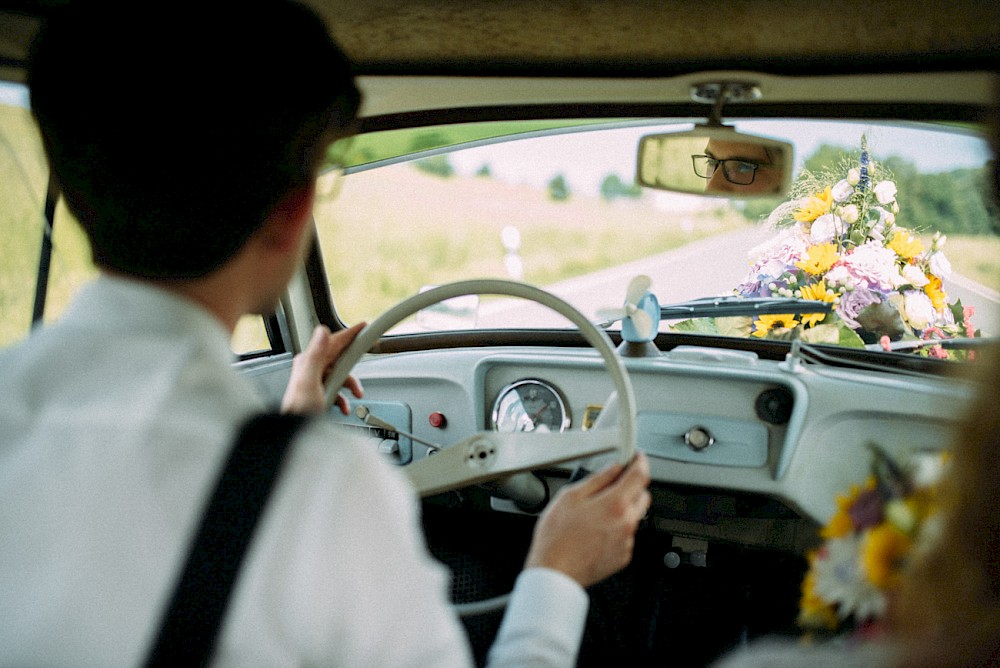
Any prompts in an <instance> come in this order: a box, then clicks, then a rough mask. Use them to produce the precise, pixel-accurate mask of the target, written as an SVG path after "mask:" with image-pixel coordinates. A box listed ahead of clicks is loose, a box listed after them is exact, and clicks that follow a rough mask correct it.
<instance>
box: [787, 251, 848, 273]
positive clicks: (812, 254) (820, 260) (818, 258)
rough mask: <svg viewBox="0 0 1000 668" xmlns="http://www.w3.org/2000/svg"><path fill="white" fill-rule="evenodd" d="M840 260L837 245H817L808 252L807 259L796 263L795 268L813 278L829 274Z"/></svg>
mask: <svg viewBox="0 0 1000 668" xmlns="http://www.w3.org/2000/svg"><path fill="white" fill-rule="evenodd" d="M838 259H840V256H839V255H837V244H833V243H828V244H816V245H815V246H810V247H809V249H808V250H807V251H806V259H805V260H802V261H799V262H796V263H795V266H796V267H798V268H799V269H801V270H802V271H805V272H808V273H810V274H812V275H813V276H819V275H820V274H825V273H826V272H828V271H829V270H830V267H832V266H833V265H834V263H835V262H836V261H837V260H838Z"/></svg>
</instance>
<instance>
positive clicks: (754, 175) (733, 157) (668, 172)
mask: <svg viewBox="0 0 1000 668" xmlns="http://www.w3.org/2000/svg"><path fill="white" fill-rule="evenodd" d="M793 153H794V149H793V148H792V146H791V145H790V144H788V143H787V142H780V141H777V140H774V139H771V138H767V137H759V136H755V135H750V134H747V133H742V132H736V131H734V130H732V129H730V128H697V129H695V130H693V131H690V132H677V133H667V134H657V135H647V136H645V137H644V138H643V139H642V140H641V141H640V151H639V156H638V158H639V161H638V169H637V177H636V178H637V181H638V182H639V184H640V185H643V186H646V187H650V188H656V189H658V190H669V191H674V192H682V193H689V194H708V195H718V196H725V197H740V198H742V197H773V196H775V195H780V194H782V193H784V192H786V191H787V189H788V187H789V184H790V182H791V174H790V172H791V166H792V164H793ZM692 163H693V165H692ZM692 167H693V168H692Z"/></svg>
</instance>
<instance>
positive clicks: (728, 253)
mask: <svg viewBox="0 0 1000 668" xmlns="http://www.w3.org/2000/svg"><path fill="white" fill-rule="evenodd" d="M772 235H773V232H770V231H769V230H767V229H765V228H751V229H745V230H738V231H735V232H728V233H725V234H721V235H718V236H714V237H709V238H707V239H702V240H700V241H696V242H694V243H691V244H688V245H687V246H684V247H682V248H679V249H676V250H672V251H667V252H665V253H660V254H658V255H653V256H650V257H647V258H643V259H641V260H636V261H634V262H631V263H628V264H625V265H621V266H618V267H613V268H611V269H605V270H602V271H598V272H594V273H592V274H588V275H586V276H581V277H578V278H574V279H570V280H567V281H563V282H560V283H556V284H553V285H549V286H545V288H546V290H548V291H550V292H552V293H553V294H555V295H557V296H559V297H561V298H563V299H565V300H566V301H568V302H569V303H571V304H573V305H574V306H577V308H580V309H581V310H582V311H583V313H584V315H586V316H588V317H589V318H591V319H596V318H597V315H596V312H595V311H596V309H597V308H598V307H619V306H621V304H622V302H623V300H624V297H625V289H626V286H627V285H628V283H629V281H630V280H631V279H632V278H633V277H634V276H636V275H637V274H646V275H648V276H649V277H650V278H652V280H653V286H652V290H653V292H654V293H655V294H656V296H657V298H658V299H659V300H660V303H661V304H666V303H672V302H679V301H684V300H686V299H694V298H697V297H708V296H713V295H719V294H724V293H729V292H730V291H731V290H732V289H733V288H734V287H736V286H737V285H738V284H739V283H740V281H741V280H742V279H743V277H744V275H745V273H746V271H747V269H748V268H749V266H750V263H751V253H750V251H751V249H753V248H754V247H755V246H757V245H759V244H761V243H763V242H765V241H766V240H768V239H769V238H771V236H772ZM753 256H754V257H756V253H754V254H753ZM692 276H697V277H699V278H698V280H697V281H693V280H692V279H691V277H692ZM944 288H945V290H946V292H947V293H948V298H949V301H954V300H955V299H961V300H962V304H963V305H966V306H969V305H972V306H974V307H975V308H976V316H975V318H974V323H975V324H976V326H977V327H978V328H980V329H982V330H983V332H984V333H987V334H995V333H997V332H998V331H1000V328H998V327H997V324H998V320H1000V294H998V293H997V292H996V291H995V290H992V289H990V288H988V287H986V286H983V285H980V284H979V283H976V282H974V281H971V280H969V279H966V278H964V277H961V276H957V275H954V276H952V278H951V279H949V280H948V281H946V282H945V285H944ZM521 323H524V324H527V325H529V326H533V327H563V326H566V324H567V321H566V320H565V319H563V318H562V316H560V315H558V314H556V313H553V312H552V311H550V310H549V309H547V308H545V307H543V306H540V305H538V304H534V303H531V302H527V301H524V300H519V299H513V300H506V299H504V300H499V301H487V302H484V303H483V304H482V305H481V306H480V309H479V320H478V326H479V327H487V328H488V327H494V326H496V327H517V326H518V325H519V324H521Z"/></svg>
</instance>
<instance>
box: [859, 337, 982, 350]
mask: <svg viewBox="0 0 1000 668" xmlns="http://www.w3.org/2000/svg"><path fill="white" fill-rule="evenodd" d="M998 341H1000V339H998V338H997V337H995V336H978V337H975V338H971V337H969V338H966V337H960V338H954V339H920V340H912V339H910V340H903V341H892V342H890V343H889V350H890V351H891V352H894V353H898V352H912V351H914V350H921V349H923V348H932V347H934V346H941V347H942V348H948V349H951V350H977V349H980V348H990V347H992V346H995V345H996V344H997V342H998ZM865 348H866V349H868V350H885V347H884V346H883V345H882V344H881V343H870V344H868V345H866V346H865Z"/></svg>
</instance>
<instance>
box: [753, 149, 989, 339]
mask: <svg viewBox="0 0 1000 668" xmlns="http://www.w3.org/2000/svg"><path fill="white" fill-rule="evenodd" d="M897 194H898V193H897V188H896V183H895V182H894V180H893V176H892V174H890V173H888V171H887V170H885V169H883V167H882V166H881V165H880V164H876V162H875V161H873V160H872V159H871V156H870V154H869V152H868V147H867V142H866V139H865V138H864V137H862V139H861V151H860V155H859V156H858V157H857V158H852V159H851V160H850V161H846V160H845V162H844V163H842V164H840V165H838V166H837V167H835V168H832V169H830V170H826V171H823V172H822V173H813V172H808V171H807V172H804V173H803V174H802V176H800V177H799V179H798V181H797V182H796V184H795V186H794V187H793V192H792V198H791V199H790V200H789V201H787V202H785V203H783V204H781V205H780V206H778V207H777V208H776V209H775V210H774V211H773V212H772V213H771V214H770V216H769V217H768V223H769V224H770V225H771V226H772V228H774V229H775V230H776V232H777V233H776V235H775V236H774V238H772V239H771V240H769V241H768V242H766V243H765V244H762V245H761V246H758V247H757V248H755V249H754V250H753V251H751V256H752V257H753V258H754V259H753V263H752V266H751V269H750V271H749V272H748V274H747V275H746V277H745V278H744V280H743V282H742V283H740V285H739V286H738V287H737V288H736V290H735V292H736V293H737V294H739V295H743V296H746V297H797V298H801V299H810V300H819V301H824V302H830V303H831V304H832V307H833V308H832V310H831V312H830V313H815V314H804V315H798V316H795V315H761V316H759V317H758V318H756V319H753V320H752V322H751V324H750V328H749V334H750V335H752V336H756V337H761V338H783V339H791V338H799V339H802V340H803V341H806V342H811V343H835V344H839V345H847V346H853V347H862V346H864V345H866V344H880V345H881V346H882V347H883V348H885V349H886V350H889V349H891V344H892V343H894V342H896V341H921V340H923V341H926V342H927V345H926V347H924V348H923V352H924V353H925V354H929V355H932V356H938V357H947V356H949V355H953V354H955V353H952V352H950V351H945V350H943V349H942V348H941V346H940V345H935V344H934V341H938V340H943V339H949V338H954V337H959V336H970V337H971V336H976V335H978V333H977V332H975V330H974V328H973V327H972V325H971V324H970V318H971V316H972V309H971V308H969V309H964V308H963V307H962V304H961V302H960V301H956V302H954V303H949V301H948V296H947V294H946V293H945V290H944V287H943V280H944V279H946V278H947V277H948V276H949V274H950V273H951V266H950V263H949V262H948V259H947V257H946V256H945V254H944V252H943V248H944V245H945V241H946V238H945V236H944V235H942V234H940V233H930V232H925V233H924V235H923V239H921V238H920V237H918V236H917V234H916V233H915V231H914V230H911V229H908V228H907V227H905V225H903V224H902V223H904V222H905V221H897V216H898V215H899V202H898V201H897Z"/></svg>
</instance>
